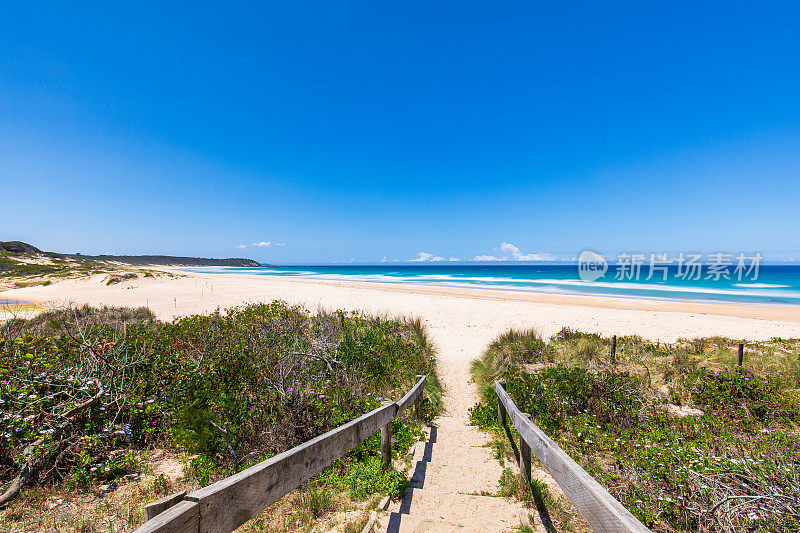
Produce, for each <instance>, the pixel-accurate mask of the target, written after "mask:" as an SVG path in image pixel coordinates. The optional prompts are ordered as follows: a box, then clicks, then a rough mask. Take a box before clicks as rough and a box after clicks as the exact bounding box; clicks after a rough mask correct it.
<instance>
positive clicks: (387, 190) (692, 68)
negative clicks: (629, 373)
mask: <svg viewBox="0 0 800 533" xmlns="http://www.w3.org/2000/svg"><path fill="white" fill-rule="evenodd" d="M799 17H800V8H798V7H796V4H795V3H792V2H785V3H770V2H758V3H756V2H724V3H722V2H720V3H710V2H707V3H703V4H702V5H698V4H697V3H694V2H691V3H690V2H677V3H669V4H665V3H660V4H653V3H649V2H631V3H616V2H592V3H561V2H547V3H544V2H538V3H535V2H519V3H513V2H509V3H502V5H498V3H497V2H465V1H459V2H401V3H396V2H394V3H388V2H299V1H292V2H283V3H274V2H254V3H239V2H224V3H223V2H220V3H217V4H209V3H202V2H191V3H185V4H180V3H165V2H157V3H156V2H153V3H145V2H141V3H139V2H137V3H125V4H122V3H120V4H118V5H113V3H109V2H105V3H95V4H91V3H81V5H80V6H78V5H71V4H68V3H63V2H60V3H52V4H44V3H37V2H16V3H11V4H7V5H6V6H4V8H3V16H2V18H0V50H2V53H0V212H2V217H1V218H0V220H1V221H2V223H0V239H12V238H14V239H21V240H25V241H28V242H31V243H33V244H36V245H37V246H39V247H41V248H45V249H48V250H56V251H66V252H74V251H80V252H83V253H101V252H109V253H168V254H176V255H178V254H180V255H184V254H185V255H202V256H217V257H219V256H222V257H228V256H245V257H252V258H254V259H259V260H262V261H268V262H274V263H304V262H333V261H347V260H351V259H355V260H356V261H366V262H378V261H380V260H381V259H382V258H384V257H386V258H387V259H388V260H401V261H404V260H409V259H413V258H417V257H420V256H419V255H418V254H420V253H424V254H431V257H442V258H445V259H449V258H451V257H456V258H459V259H472V258H474V257H476V256H481V255H487V256H495V257H508V258H510V259H518V258H522V259H526V258H533V257H538V256H537V254H551V255H552V256H555V257H573V256H575V255H576V254H577V253H578V251H580V250H581V249H583V248H586V247H591V248H594V249H599V250H601V251H605V252H608V253H613V252H616V251H620V250H628V251H642V252H664V251H670V252H679V251H683V250H695V251H703V252H714V251H718V250H726V251H730V252H739V251H761V252H763V253H764V254H765V255H766V256H767V257H769V258H773V259H783V258H785V257H793V258H797V259H800V239H798V237H800V231H799V230H800V216H799V215H798V200H800V129H799V128H798V127H799V126H800V68H799V66H798V57H800V39H798V38H797V20H798V18H799ZM262 242H263V243H271V244H270V245H269V246H254V245H253V244H254V243H262ZM275 243H280V244H285V246H276V245H275ZM502 243H506V245H505V246H503V244H502ZM237 245H246V246H247V247H246V248H236V246H237ZM509 246H513V248H510V247H509ZM514 250H517V251H514ZM421 257H423V258H427V257H428V256H426V255H423V256H421Z"/></svg>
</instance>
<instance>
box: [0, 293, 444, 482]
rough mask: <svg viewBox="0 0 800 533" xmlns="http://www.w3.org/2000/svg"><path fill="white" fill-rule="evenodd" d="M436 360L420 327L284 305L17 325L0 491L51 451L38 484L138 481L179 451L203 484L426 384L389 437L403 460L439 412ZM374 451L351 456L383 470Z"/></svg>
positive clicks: (119, 312)
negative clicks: (27, 456)
mask: <svg viewBox="0 0 800 533" xmlns="http://www.w3.org/2000/svg"><path fill="white" fill-rule="evenodd" d="M432 354H433V351H432V346H431V345H430V343H429V342H428V341H427V338H426V337H425V332H424V328H422V325H421V323H419V322H417V323H414V322H407V321H404V320H400V319H398V320H386V319H376V318H373V317H369V316H366V315H361V314H355V313H354V314H344V313H336V314H330V313H319V314H317V315H312V314H310V313H308V312H307V311H305V310H304V309H302V308H299V307H294V306H289V305H287V304H285V303H283V302H272V303H267V304H253V305H248V306H244V307H237V308H233V309H229V310H227V311H225V312H219V311H218V312H215V313H213V314H211V315H208V316H200V315H194V316H189V317H185V318H182V319H179V320H176V321H174V322H171V323H163V322H159V321H157V320H155V319H154V317H153V315H152V313H150V311H149V310H146V309H134V310H131V309H123V308H102V309H95V308H90V307H82V308H76V309H70V310H65V311H53V312H47V313H42V314H41V315H39V316H38V317H36V318H35V319H32V320H30V321H23V320H14V321H8V322H6V323H3V324H0V402H1V403H0V405H2V410H3V413H4V414H3V416H2V417H0V472H2V474H1V476H2V477H0V481H7V480H8V479H9V478H10V477H11V476H13V475H14V473H15V472H16V471H18V469H19V468H20V467H21V463H20V460H21V456H20V452H21V451H22V450H23V449H24V448H25V446H26V445H27V444H28V443H30V442H32V441H34V440H36V439H37V438H43V439H44V444H46V446H43V447H42V449H41V452H42V454H41V457H39V459H38V460H39V461H40V462H41V463H42V464H50V463H53V462H54V466H55V468H42V469H37V475H38V481H40V482H45V481H47V480H49V479H54V480H58V479H63V478H64V477H68V476H77V477H76V479H77V480H78V481H80V482H81V483H83V482H87V481H91V480H93V479H100V478H101V477H103V478H105V477H114V476H117V475H121V474H122V473H123V472H126V471H127V470H129V469H130V468H131V466H130V464H129V462H128V461H127V460H124V459H122V458H124V457H127V456H128V455H127V454H128V453H129V452H131V451H133V450H136V449H142V448H147V447H151V446H156V445H159V446H173V445H174V446H177V447H178V448H179V449H181V450H182V451H185V452H187V453H192V454H198V456H197V457H196V458H195V459H194V460H193V461H192V464H191V468H192V471H193V472H194V475H195V476H196V477H197V479H198V480H199V481H200V483H201V484H207V483H209V482H212V481H213V480H214V479H215V478H217V477H220V476H221V475H222V474H223V473H227V472H229V471H230V470H231V469H234V470H238V469H240V468H241V467H242V466H243V465H246V464H248V462H249V461H250V460H252V459H253V458H257V457H262V458H266V457H271V456H272V455H275V454H277V453H280V452H282V451H284V450H286V449H288V448H291V447H292V446H295V445H298V444H300V443H302V442H305V441H307V440H310V439H312V438H314V437H316V436H318V435H320V434H322V433H324V432H326V431H329V430H330V429H333V428H335V427H337V426H339V425H341V424H344V423H345V422H348V421H350V420H352V419H354V418H357V417H358V416H360V415H362V414H364V413H366V412H368V411H370V410H372V409H374V408H376V407H378V406H379V405H380V403H381V400H382V399H383V398H387V397H389V396H392V397H396V398H399V397H400V395H401V394H403V393H405V392H406V391H407V390H408V389H409V388H410V387H411V386H412V385H413V384H414V383H415V382H416V375H418V374H427V375H428V376H429V380H428V385H427V386H426V394H425V395H424V397H423V398H422V399H420V400H418V402H417V403H418V406H417V407H418V409H414V408H412V409H409V410H408V411H407V412H406V414H404V417H405V418H404V419H402V420H395V421H394V422H393V423H392V425H393V434H394V438H395V442H394V443H393V453H395V454H396V455H399V454H400V453H404V452H405V450H407V449H408V446H410V443H411V442H413V441H414V440H416V439H418V438H419V432H418V430H416V429H415V426H414V424H413V423H412V420H413V419H414V414H415V413H416V412H419V413H420V416H421V417H432V416H434V415H435V414H436V412H438V409H439V407H440V402H441V390H440V389H439V388H438V382H437V381H436V379H435V372H434V370H435V368H434V364H435V361H434V359H433V355H432ZM86 402H88V403H87V405H88V407H85V408H84V409H82V410H80V412H78V413H76V414H74V415H73V416H72V417H70V418H69V420H67V421H66V422H64V420H63V419H62V418H60V414H63V413H66V412H68V411H69V410H70V409H72V408H73V407H75V406H76V405H79V404H82V403H86ZM54 434H55V436H57V437H58V438H54V436H53V435H54ZM48 439H49V440H48ZM376 439H377V437H374V438H373V439H372V440H370V441H369V442H368V443H365V444H364V445H362V446H360V447H359V448H358V449H357V451H355V452H354V453H355V455H356V456H357V457H358V458H359V459H363V460H371V458H375V457H377V454H378V452H379V443H376ZM229 440H230V442H231V444H232V446H233V448H234V452H233V453H231V452H230V450H229V447H228V441H229ZM66 443H69V446H67V445H66ZM51 444H52V445H51Z"/></svg>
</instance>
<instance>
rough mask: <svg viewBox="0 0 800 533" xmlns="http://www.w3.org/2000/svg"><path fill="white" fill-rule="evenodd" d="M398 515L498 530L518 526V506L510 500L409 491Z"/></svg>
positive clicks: (441, 492)
mask: <svg viewBox="0 0 800 533" xmlns="http://www.w3.org/2000/svg"><path fill="white" fill-rule="evenodd" d="M399 512H400V513H401V514H411V515H414V516H424V517H428V518H438V519H440V520H445V521H449V522H458V523H475V522H477V523H480V524H481V525H483V526H494V527H495V528H497V529H502V528H513V527H518V526H519V524H520V522H519V504H518V503H516V502H515V501H514V500H511V499H508V498H499V497H495V496H474V495H469V494H459V493H455V492H444V491H438V490H430V489H414V488H412V489H409V490H408V492H407V493H406V495H405V497H404V498H403V500H402V501H401V502H400V507H399Z"/></svg>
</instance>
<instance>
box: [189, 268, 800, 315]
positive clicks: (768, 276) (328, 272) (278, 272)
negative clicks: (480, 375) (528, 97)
mask: <svg viewBox="0 0 800 533" xmlns="http://www.w3.org/2000/svg"><path fill="white" fill-rule="evenodd" d="M198 270H202V271H203V272H220V273H221V272H224V273H228V274H230V273H240V274H250V275H253V274H255V275H270V276H282V277H295V278H298V277H300V278H312V279H327V280H340V281H342V280H343V281H365V282H374V283H411V284H424V285H440V286H448V287H471V288H484V289H501V290H511V291H529V292H540V293H551V294H583V295H593V296H616V297H627V298H650V299H669V300H692V301H712V302H742V303H759V304H783V305H800V265H760V268H759V272H758V277H757V278H756V279H752V277H753V276H752V274H751V275H750V276H744V277H743V278H742V279H737V276H736V275H735V274H734V272H733V270H734V269H733V267H731V269H730V278H729V279H725V278H724V277H721V278H720V279H718V280H715V279H713V277H711V278H707V277H706V272H705V271H703V272H702V276H701V279H681V278H680V277H678V276H677V269H676V268H675V267H674V266H673V267H670V268H669V269H668V272H667V279H666V281H664V280H662V277H663V274H662V273H657V274H656V275H655V276H653V277H652V278H651V279H649V280H647V279H645V278H647V274H648V271H647V269H646V268H643V269H642V274H641V276H640V277H639V279H638V280H637V279H616V278H615V266H614V265H611V267H610V269H609V271H608V273H607V274H606V275H605V276H604V277H603V278H600V279H598V280H596V281H592V282H586V281H582V280H581V279H580V277H579V275H578V267H577V265H575V264H569V265H566V264H547V265H530V264H526V265H519V264H492V265H450V264H447V265H441V264H434V265H408V264H403V265H397V264H392V265H372V266H366V265H347V266H343V265H322V266H320V265H308V266H290V267H276V268H232V267H231V268H213V269H198Z"/></svg>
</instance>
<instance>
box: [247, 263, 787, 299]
mask: <svg viewBox="0 0 800 533" xmlns="http://www.w3.org/2000/svg"><path fill="white" fill-rule="evenodd" d="M260 272H261V273H263V274H266V275H281V276H292V277H306V278H313V279H322V280H330V281H365V282H373V283H420V284H426V285H446V286H451V287H472V288H486V289H498V288H500V289H502V288H507V289H513V290H523V291H536V292H557V293H573V294H575V293H580V294H586V293H592V292H594V293H595V294H605V295H609V296H612V295H616V296H625V295H626V294H627V295H630V296H635V295H637V294H638V295H643V294H642V293H644V292H647V293H650V295H651V296H652V295H658V294H659V293H661V294H663V295H664V297H665V298H670V296H667V295H668V294H673V295H675V294H677V293H682V294H686V295H718V296H735V297H756V298H778V299H791V300H800V291H798V290H786V289H788V288H790V287H791V285H779V284H770V283H737V284H734V285H733V287H726V288H723V287H720V288H716V287H707V286H695V285H667V284H664V283H646V282H642V283H633V282H612V281H589V282H586V281H582V280H579V279H557V278H544V279H530V278H523V277H510V276H476V275H474V274H473V275H471V276H458V275H453V274H447V273H432V274H404V273H403V272H402V271H389V272H385V273H368V274H367V273H364V274H357V273H347V274H345V273H328V272H325V271H313V270H285V271H280V270H261V271H260ZM592 289H596V290H595V291H592ZM674 297H676V296H672V298H674Z"/></svg>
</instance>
